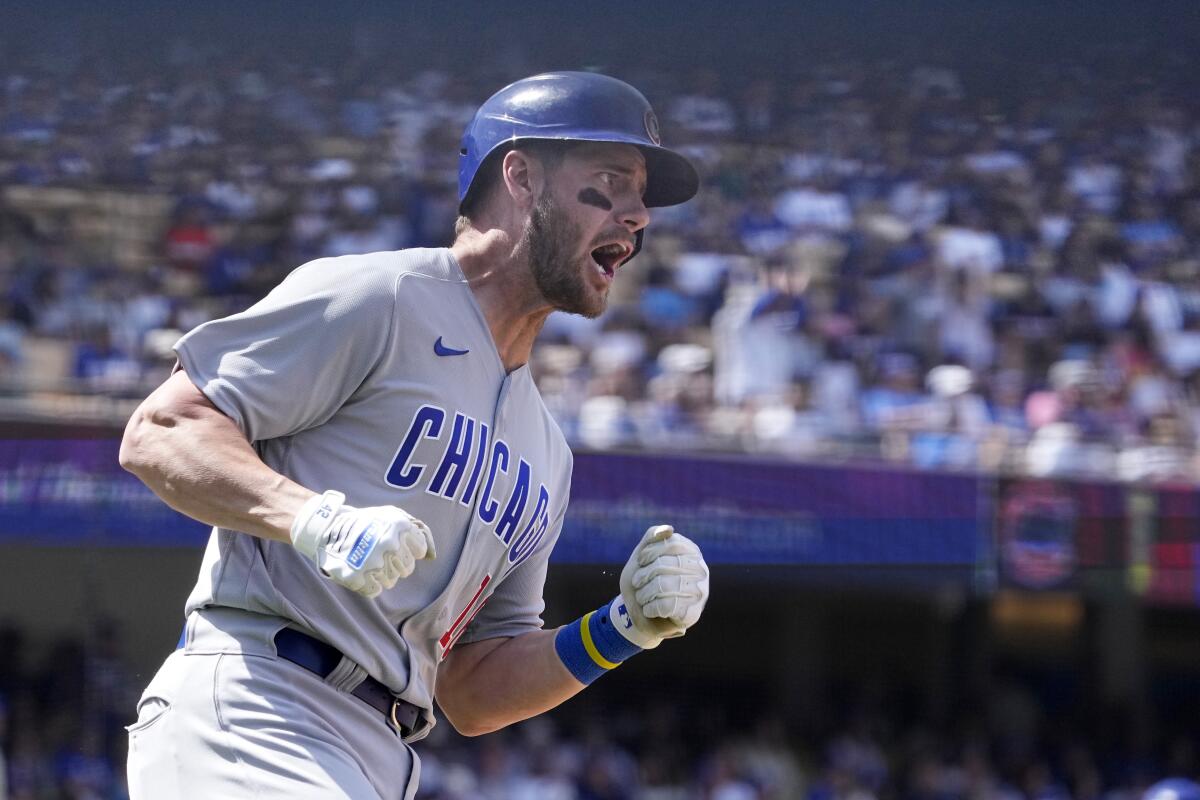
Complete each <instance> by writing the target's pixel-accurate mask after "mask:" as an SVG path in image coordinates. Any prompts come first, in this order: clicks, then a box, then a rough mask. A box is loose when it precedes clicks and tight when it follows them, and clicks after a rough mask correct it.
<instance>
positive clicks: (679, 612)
mask: <svg viewBox="0 0 1200 800" xmlns="http://www.w3.org/2000/svg"><path fill="white" fill-rule="evenodd" d="M707 602H708V564H705V563H704V556H703V555H702V554H701V553H700V548H699V547H697V546H696V543H695V542H693V541H692V540H691V539H689V538H687V537H686V536H682V535H680V534H678V533H675V530H674V528H672V527H671V526H670V525H655V526H654V527H652V528H650V530H648V531H646V535H645V536H643V537H642V540H641V541H640V542H638V546H637V547H635V548H634V549H633V554H632V555H630V556H629V561H627V562H626V563H625V568H624V569H623V570H621V593H620V594H619V595H617V599H616V600H614V601H613V602H612V603H611V604H610V605H609V617H610V619H611V620H612V623H613V626H614V627H615V628H616V629H617V630H618V631H620V632H621V634H622V635H623V636H624V637H625V638H626V639H628V640H629V641H631V642H633V643H634V644H636V645H637V646H638V647H641V648H642V649H643V650H649V649H651V648H654V647H658V646H659V644H661V643H662V640H663V639H671V638H674V637H676V636H683V634H684V633H686V632H687V629H688V628H690V627H691V626H692V625H695V624H696V620H698V619H700V612H702V611H703V610H704V604H705V603H707Z"/></svg>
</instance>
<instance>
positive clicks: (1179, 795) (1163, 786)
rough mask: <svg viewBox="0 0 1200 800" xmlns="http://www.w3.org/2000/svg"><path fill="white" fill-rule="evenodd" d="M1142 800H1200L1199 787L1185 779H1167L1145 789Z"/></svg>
mask: <svg viewBox="0 0 1200 800" xmlns="http://www.w3.org/2000/svg"><path fill="white" fill-rule="evenodd" d="M1142 800H1200V785H1197V784H1196V783H1194V782H1192V781H1189V780H1188V779H1187V778H1167V779H1166V780H1161V781H1159V782H1158V783H1156V784H1154V785H1153V786H1151V787H1150V788H1149V789H1147V790H1146V791H1145V793H1144V794H1143V795H1142Z"/></svg>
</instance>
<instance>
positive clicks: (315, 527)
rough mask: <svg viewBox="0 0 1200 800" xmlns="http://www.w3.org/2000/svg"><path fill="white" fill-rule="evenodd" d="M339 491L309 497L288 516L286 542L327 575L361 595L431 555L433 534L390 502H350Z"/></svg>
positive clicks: (406, 573)
mask: <svg viewBox="0 0 1200 800" xmlns="http://www.w3.org/2000/svg"><path fill="white" fill-rule="evenodd" d="M345 502H346V496H345V495H344V494H342V493H341V492H333V491H330V492H325V494H323V495H316V496H314V497H311V498H309V500H308V502H306V503H305V504H304V506H303V507H302V508H301V509H300V513H299V514H297V515H296V519H295V520H293V521H292V544H293V545H295V547H296V549H297V550H299V551H300V552H301V553H303V554H304V555H306V556H308V557H309V558H311V559H312V560H313V563H315V564H316V565H317V568H318V569H320V570H321V572H322V573H323V574H324V575H325V576H326V577H328V578H330V579H332V580H334V581H336V582H338V583H340V584H341V585H342V586H345V587H346V588H347V589H351V590H352V591H355V592H358V593H359V594H361V595H365V596H366V597H375V596H377V595H378V594H379V593H380V592H382V591H383V590H384V589H390V588H392V587H393V586H395V585H396V581H398V580H400V579H401V578H407V577H408V576H409V575H411V574H412V572H413V570H414V569H415V568H416V564H417V561H418V560H420V559H422V558H429V559H432V558H434V557H435V556H436V555H437V553H436V552H434V547H433V534H432V533H430V531H429V527H428V526H427V525H426V524H425V523H424V522H421V520H419V519H417V518H416V517H414V516H412V515H411V514H409V513H407V512H406V511H404V510H403V509H400V508H396V507H395V506H373V507H371V508H352V507H350V506H347V505H344V503H345Z"/></svg>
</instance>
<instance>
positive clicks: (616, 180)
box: [600, 172, 621, 188]
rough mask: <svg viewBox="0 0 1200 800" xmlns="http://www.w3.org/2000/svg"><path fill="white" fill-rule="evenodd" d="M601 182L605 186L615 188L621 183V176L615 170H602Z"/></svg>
mask: <svg viewBox="0 0 1200 800" xmlns="http://www.w3.org/2000/svg"><path fill="white" fill-rule="evenodd" d="M600 182H601V183H603V184H604V185H605V186H612V187H613V188H616V187H617V186H619V185H620V182H621V176H620V175H618V174H617V173H615V172H601V173H600Z"/></svg>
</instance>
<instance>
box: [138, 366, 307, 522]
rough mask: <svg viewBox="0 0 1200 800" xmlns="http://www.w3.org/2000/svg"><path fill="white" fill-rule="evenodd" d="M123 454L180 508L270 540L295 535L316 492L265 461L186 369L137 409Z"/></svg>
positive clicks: (153, 487)
mask: <svg viewBox="0 0 1200 800" xmlns="http://www.w3.org/2000/svg"><path fill="white" fill-rule="evenodd" d="M120 461H121V466H122V467H124V468H125V469H127V470H129V471H130V472H132V473H133V474H134V475H137V476H138V478H140V479H141V480H142V482H144V483H145V484H146V485H147V486H148V487H150V489H151V490H152V491H153V492H154V493H155V494H156V495H158V496H159V497H160V498H161V499H162V500H163V502H165V503H166V504H167V505H169V506H171V508H174V509H175V510H176V511H179V512H181V513H183V514H186V515H187V516H189V517H192V518H193V519H197V520H200V521H201V522H204V523H207V524H209V525H216V526H218V527H222V528H229V529H231V530H237V531H243V532H245V533H249V534H251V535H253V536H258V537H261V538H263V539H275V540H278V541H281V542H287V541H290V531H291V525H292V520H294V519H295V517H296V514H297V512H299V511H300V509H301V507H302V506H303V505H304V503H305V501H307V500H308V499H309V498H310V497H312V496H313V494H314V493H313V492H312V491H310V490H308V489H306V488H304V487H303V486H301V485H299V484H298V483H295V482H294V481H291V480H289V479H287V478H285V477H284V476H282V475H280V474H279V473H278V472H275V471H274V470H272V469H271V468H270V467H268V466H267V465H266V464H264V463H263V462H262V459H260V458H259V457H258V454H257V453H256V452H254V448H253V447H251V446H250V443H249V442H248V441H246V437H245V435H244V434H243V433H242V432H241V431H240V430H238V428H237V426H236V425H235V424H234V422H233V420H231V419H230V418H229V417H227V416H226V415H225V414H223V413H222V412H221V411H220V410H218V409H217V407H216V406H214V405H213V404H212V402H211V401H210V400H209V399H208V398H207V397H205V396H204V393H203V392H201V391H200V390H199V389H197V388H196V386H195V385H194V384H193V383H192V382H191V380H190V379H189V378H188V376H187V373H185V372H184V371H183V370H178V371H176V372H175V373H174V374H173V375H171V377H170V378H168V379H167V380H166V381H165V382H163V384H162V385H161V386H159V387H158V388H157V389H155V390H154V392H153V393H151V394H150V396H149V397H147V398H146V399H145V400H144V401H143V402H142V404H141V405H140V406H139V407H138V409H137V410H136V411H135V412H134V414H133V416H132V417H131V418H130V420H129V424H128V425H127V426H126V427H125V435H124V438H123V439H122V440H121V454H120Z"/></svg>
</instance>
